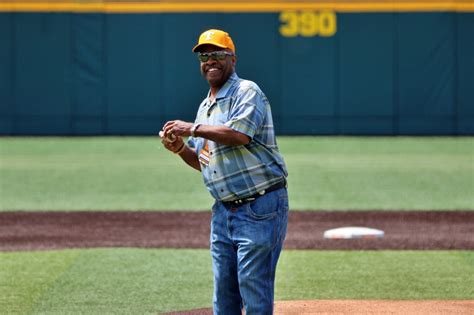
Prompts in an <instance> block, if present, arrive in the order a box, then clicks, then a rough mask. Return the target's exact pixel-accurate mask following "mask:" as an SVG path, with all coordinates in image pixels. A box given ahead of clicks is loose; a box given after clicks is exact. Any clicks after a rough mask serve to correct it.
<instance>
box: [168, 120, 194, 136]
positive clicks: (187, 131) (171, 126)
mask: <svg viewBox="0 0 474 315" xmlns="http://www.w3.org/2000/svg"><path fill="white" fill-rule="evenodd" d="M192 127H193V123H190V122H185V121H182V120H170V121H168V122H167V123H166V124H165V125H164V126H163V132H164V134H165V137H167V136H168V134H173V135H175V136H180V137H189V136H190V135H191V128H192Z"/></svg>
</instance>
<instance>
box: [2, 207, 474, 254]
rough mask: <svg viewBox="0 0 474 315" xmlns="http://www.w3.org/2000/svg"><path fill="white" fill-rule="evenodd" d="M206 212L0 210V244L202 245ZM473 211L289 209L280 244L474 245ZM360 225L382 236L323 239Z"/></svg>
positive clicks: (11, 247)
mask: <svg viewBox="0 0 474 315" xmlns="http://www.w3.org/2000/svg"><path fill="white" fill-rule="evenodd" d="M210 215H211V214H210V213H209V212H2V213H0V250H2V251H15V250H44V249H61V248H88V247H147V248H163V247H166V248H209V220H210ZM473 223H474V211H434V212H429V211H418V212H412V211H411V212H409V211H357V212H324V211H293V212H291V213H290V216H289V225H288V236H287V239H286V242H285V248H287V249H367V250H368V249H375V250H376V249H400V250H401V249H474V224H473ZM342 226H367V227H372V228H377V229H381V230H383V231H385V237H384V238H383V239H359V240H325V239H323V233H324V231H325V230H327V229H331V228H336V227H342Z"/></svg>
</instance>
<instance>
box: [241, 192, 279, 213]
mask: <svg viewBox="0 0 474 315" xmlns="http://www.w3.org/2000/svg"><path fill="white" fill-rule="evenodd" d="M278 203H279V198H278V197H276V195H275V194H273V193H269V194H266V195H263V196H261V197H259V198H257V199H256V200H255V201H253V202H250V203H248V205H247V212H248V214H249V216H250V217H251V218H253V219H254V220H270V219H272V218H274V217H276V216H277V214H278Z"/></svg>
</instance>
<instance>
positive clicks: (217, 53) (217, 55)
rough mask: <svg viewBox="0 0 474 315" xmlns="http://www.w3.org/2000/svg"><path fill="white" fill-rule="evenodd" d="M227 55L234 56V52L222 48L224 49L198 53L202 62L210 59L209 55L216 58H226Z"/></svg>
mask: <svg viewBox="0 0 474 315" xmlns="http://www.w3.org/2000/svg"><path fill="white" fill-rule="evenodd" d="M226 56H234V54H233V53H230V52H227V51H223V50H222V51H213V52H210V53H198V55H197V57H198V59H199V61H200V62H206V61H208V60H209V57H210V58H212V59H214V60H224V59H225V57H226Z"/></svg>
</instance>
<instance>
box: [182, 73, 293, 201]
mask: <svg viewBox="0 0 474 315" xmlns="http://www.w3.org/2000/svg"><path fill="white" fill-rule="evenodd" d="M209 95H210V93H208V97H206V98H205V99H204V100H203V102H202V103H201V105H200V106H199V110H198V112H197V116H196V120H195V123H199V124H203V125H214V126H216V125H225V126H227V127H230V128H232V129H234V130H236V131H239V132H241V133H243V134H246V135H247V136H249V137H250V138H251V141H250V143H248V144H246V145H241V146H228V145H223V144H218V143H216V142H214V141H211V140H207V139H204V138H198V137H196V138H194V137H190V138H189V139H188V145H189V147H191V148H194V150H195V152H196V154H197V155H198V156H199V155H200V153H201V150H202V149H203V148H204V147H205V146H206V144H207V147H208V152H209V153H208V154H206V156H207V157H208V158H207V159H206V160H208V163H204V164H203V163H201V172H202V176H203V178H204V183H205V184H206V187H207V189H208V190H209V192H210V193H211V195H212V196H213V197H214V198H215V199H217V200H221V201H231V200H236V199H241V198H246V197H249V196H252V195H254V194H256V193H257V192H259V191H261V190H264V189H267V188H269V187H270V186H272V185H273V184H276V183H277V182H279V181H282V180H283V179H284V178H285V177H286V176H287V175H288V173H287V170H286V166H285V162H284V161H283V158H282V156H281V155H280V153H279V152H278V146H277V143H276V139H275V133H274V129H273V119H272V113H271V109H270V103H269V102H268V100H267V98H266V97H265V95H264V94H263V92H262V91H261V90H260V88H259V87H258V85H256V84H255V83H254V82H251V81H248V80H243V79H240V78H239V77H238V76H237V74H236V73H233V74H232V75H231V76H230V78H229V80H228V81H227V82H226V83H225V85H224V86H223V87H222V88H221V89H220V90H219V92H218V93H217V96H216V100H215V101H214V102H213V103H211V102H210V100H209Z"/></svg>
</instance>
